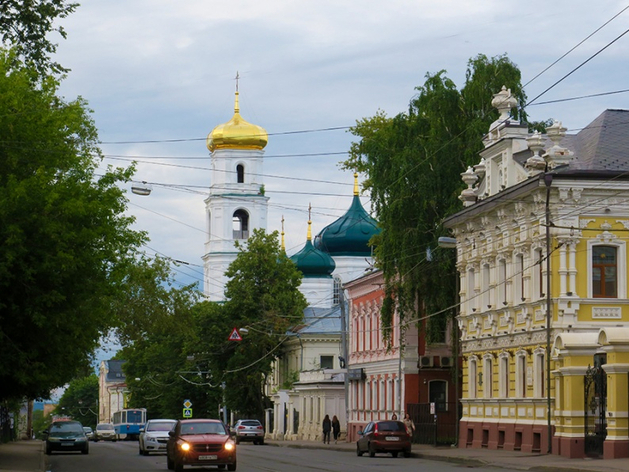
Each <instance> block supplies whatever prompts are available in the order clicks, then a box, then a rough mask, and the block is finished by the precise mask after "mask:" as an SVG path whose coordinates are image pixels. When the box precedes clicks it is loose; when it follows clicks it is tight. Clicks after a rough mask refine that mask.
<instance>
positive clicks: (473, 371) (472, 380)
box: [467, 357, 478, 398]
mask: <svg viewBox="0 0 629 472" xmlns="http://www.w3.org/2000/svg"><path fill="white" fill-rule="evenodd" d="M467 372H468V380H467V387H468V389H469V390H468V397H469V398H476V392H477V388H476V385H477V382H478V379H477V378H478V360H477V359H476V357H472V358H470V362H469V365H468V368H467Z"/></svg>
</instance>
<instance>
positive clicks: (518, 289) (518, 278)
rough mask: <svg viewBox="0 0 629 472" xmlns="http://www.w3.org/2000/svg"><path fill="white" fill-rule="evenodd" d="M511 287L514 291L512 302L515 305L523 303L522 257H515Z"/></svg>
mask: <svg viewBox="0 0 629 472" xmlns="http://www.w3.org/2000/svg"><path fill="white" fill-rule="evenodd" d="M513 278H514V281H513V286H514V290H515V294H514V300H515V303H521V302H523V301H524V255H523V254H516V255H515V274H514V277H513Z"/></svg>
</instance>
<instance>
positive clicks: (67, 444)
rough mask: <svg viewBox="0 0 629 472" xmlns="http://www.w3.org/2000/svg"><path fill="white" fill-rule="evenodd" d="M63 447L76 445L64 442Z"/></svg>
mask: <svg viewBox="0 0 629 472" xmlns="http://www.w3.org/2000/svg"><path fill="white" fill-rule="evenodd" d="M61 445H62V446H74V443H69V442H62V443H61Z"/></svg>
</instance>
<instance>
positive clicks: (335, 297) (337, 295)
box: [332, 276, 341, 306]
mask: <svg viewBox="0 0 629 472" xmlns="http://www.w3.org/2000/svg"><path fill="white" fill-rule="evenodd" d="M333 290H334V292H333V294H332V305H334V306H337V305H339V304H340V303H341V279H340V277H338V276H335V277H334V289H333Z"/></svg>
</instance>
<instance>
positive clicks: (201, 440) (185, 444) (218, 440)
mask: <svg viewBox="0 0 629 472" xmlns="http://www.w3.org/2000/svg"><path fill="white" fill-rule="evenodd" d="M168 434H169V436H170V438H169V439H168V444H167V445H166V464H167V465H168V468H169V469H170V470H175V471H176V472H182V471H183V466H184V465H195V466H203V465H217V466H218V467H219V469H222V468H223V467H225V466H227V470H236V444H235V443H234V441H233V439H231V437H230V436H229V431H227V428H226V427H225V425H224V424H223V422H222V421H219V420H206V419H198V420H179V421H177V424H176V425H175V428H174V429H173V430H172V431H170V432H169V433H168Z"/></svg>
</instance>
